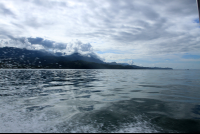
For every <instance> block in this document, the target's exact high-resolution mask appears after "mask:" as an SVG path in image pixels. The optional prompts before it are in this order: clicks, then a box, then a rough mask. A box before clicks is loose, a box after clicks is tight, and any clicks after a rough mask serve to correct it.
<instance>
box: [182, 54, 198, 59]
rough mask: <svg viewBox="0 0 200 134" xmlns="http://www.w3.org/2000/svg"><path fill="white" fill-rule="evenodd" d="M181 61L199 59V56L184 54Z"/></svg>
mask: <svg viewBox="0 0 200 134" xmlns="http://www.w3.org/2000/svg"><path fill="white" fill-rule="evenodd" d="M182 58H183V59H200V55H192V54H186V55H183V56H182Z"/></svg>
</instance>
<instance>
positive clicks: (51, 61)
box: [0, 47, 171, 69]
mask: <svg viewBox="0 0 200 134" xmlns="http://www.w3.org/2000/svg"><path fill="white" fill-rule="evenodd" d="M0 68H33V69H35V68H44V69H59V68H60V69H171V68H158V67H157V68H151V67H140V66H136V65H126V64H120V63H116V62H113V63H105V62H103V61H101V60H100V59H98V58H97V56H96V57H95V55H94V54H90V55H81V54H79V53H73V54H71V55H62V54H59V53H50V52H46V51H41V50H27V49H20V48H14V47H4V48H0Z"/></svg>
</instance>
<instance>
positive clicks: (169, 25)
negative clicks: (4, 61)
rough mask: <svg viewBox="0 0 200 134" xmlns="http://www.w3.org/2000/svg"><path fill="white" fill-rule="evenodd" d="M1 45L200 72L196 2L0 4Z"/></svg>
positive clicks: (29, 0)
mask: <svg viewBox="0 0 200 134" xmlns="http://www.w3.org/2000/svg"><path fill="white" fill-rule="evenodd" d="M0 18H1V19H0V47H5V46H9V47H19V48H27V49H44V50H48V51H52V52H62V53H66V54H69V53H70V52H74V51H78V52H80V53H81V52H82V53H94V54H96V55H98V56H99V57H100V58H101V59H102V60H104V61H105V62H117V63H129V64H133V65H139V66H148V67H172V68H174V69H200V25H199V20H198V10H197V4H196V0H0Z"/></svg>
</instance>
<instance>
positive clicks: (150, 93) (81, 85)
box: [0, 70, 200, 132]
mask: <svg viewBox="0 0 200 134" xmlns="http://www.w3.org/2000/svg"><path fill="white" fill-rule="evenodd" d="M0 132H200V70H0Z"/></svg>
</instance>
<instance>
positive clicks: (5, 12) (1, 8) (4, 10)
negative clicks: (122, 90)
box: [0, 3, 15, 17]
mask: <svg viewBox="0 0 200 134" xmlns="http://www.w3.org/2000/svg"><path fill="white" fill-rule="evenodd" d="M0 14H3V15H10V16H12V17H14V16H15V14H14V13H13V12H12V11H11V10H10V9H8V8H6V7H5V6H4V4H2V3H0Z"/></svg>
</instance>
